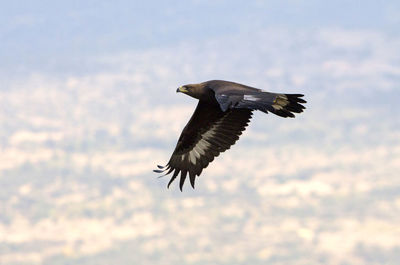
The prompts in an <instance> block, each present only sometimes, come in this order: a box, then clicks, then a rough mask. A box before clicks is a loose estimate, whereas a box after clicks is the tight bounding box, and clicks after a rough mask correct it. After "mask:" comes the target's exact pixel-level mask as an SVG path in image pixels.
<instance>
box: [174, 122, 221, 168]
mask: <svg viewBox="0 0 400 265" xmlns="http://www.w3.org/2000/svg"><path fill="white" fill-rule="evenodd" d="M225 117H226V116H225ZM225 117H223V118H222V119H221V120H219V121H217V122H216V123H215V124H214V125H212V126H211V128H210V129H208V131H206V132H204V133H203V134H202V135H201V136H200V140H199V141H198V142H197V143H196V144H195V146H193V148H192V150H190V152H189V153H186V154H184V155H182V161H183V160H184V159H185V156H189V161H190V163H192V164H193V165H196V164H197V160H199V159H200V157H201V156H202V155H205V154H206V152H207V149H209V148H210V147H211V144H210V142H208V141H207V140H208V139H211V138H212V137H213V136H214V135H216V133H217V130H218V128H219V127H220V126H221V124H222V122H223V121H224V119H225Z"/></svg>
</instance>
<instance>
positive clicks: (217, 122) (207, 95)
mask: <svg viewBox="0 0 400 265" xmlns="http://www.w3.org/2000/svg"><path fill="white" fill-rule="evenodd" d="M176 92H181V93H184V94H187V95H189V96H191V97H193V98H196V99H198V100H199V102H198V104H197V107H196V110H195V111H194V113H193V115H192V117H191V118H190V120H189V122H188V123H187V124H186V126H185V128H184V129H183V131H182V133H181V135H180V137H179V139H178V143H177V145H176V147H175V150H174V152H173V153H172V156H171V158H170V160H169V162H168V163H167V165H165V166H157V167H158V169H156V170H154V172H156V173H164V172H166V173H165V174H164V175H162V176H165V175H168V174H170V173H173V174H172V177H171V180H170V181H169V183H168V186H167V187H169V186H170V185H171V183H172V182H173V181H174V180H175V179H176V177H177V176H178V175H179V173H181V174H180V181H179V188H180V190H181V191H182V187H183V184H184V182H185V179H186V176H187V175H188V174H189V179H190V184H191V186H192V187H193V188H194V184H195V179H196V176H200V174H201V172H202V170H203V169H204V168H206V167H207V166H208V164H209V163H211V162H212V161H213V160H214V158H215V157H217V156H218V155H219V154H220V153H222V152H224V151H226V150H227V149H229V148H230V147H231V146H232V145H233V144H235V142H236V141H237V140H238V139H239V136H240V135H241V134H242V132H243V131H244V130H245V129H246V126H247V125H248V123H249V122H250V119H251V116H252V112H253V111H254V110H260V111H262V112H265V113H268V112H272V113H274V114H276V115H278V116H281V117H284V118H286V117H291V118H293V117H294V114H293V113H300V112H303V110H304V109H305V107H304V106H303V105H302V104H301V103H306V101H305V100H304V99H302V98H301V97H303V95H302V94H281V93H271V92H266V91H262V90H261V89H258V88H254V87H250V86H246V85H242V84H238V83H234V82H230V81H223V80H211V81H207V82H203V83H200V84H189V85H184V86H180V87H179V88H178V89H177V90H176Z"/></svg>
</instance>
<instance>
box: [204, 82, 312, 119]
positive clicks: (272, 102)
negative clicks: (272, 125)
mask: <svg viewBox="0 0 400 265" xmlns="http://www.w3.org/2000/svg"><path fill="white" fill-rule="evenodd" d="M220 83H221V82H219V83H215V82H214V83H213V84H212V85H211V86H210V88H211V89H213V90H214V92H215V99H216V100H217V102H218V103H219V105H220V107H221V110H222V111H226V110H228V109H235V108H247V109H251V110H260V111H262V112H265V113H268V111H269V112H272V113H274V114H276V115H278V116H281V117H285V118H286V117H292V118H293V117H294V114H293V113H300V112H303V110H304V109H305V107H304V106H303V105H302V104H301V103H306V101H305V100H304V99H302V98H301V97H303V96H304V95H302V94H280V93H271V92H266V91H262V90H261V89H257V88H253V87H249V86H245V85H241V84H237V83H233V82H226V81H223V83H222V84H220Z"/></svg>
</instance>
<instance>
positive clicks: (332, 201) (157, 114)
mask: <svg viewBox="0 0 400 265" xmlns="http://www.w3.org/2000/svg"><path fill="white" fill-rule="evenodd" d="M43 2H46V1H43ZM300 2H301V1H300ZM343 2H345V1H339V2H338V3H343ZM46 3H47V2H46ZM77 3H78V2H77ZM99 3H100V4H98V5H95V6H94V4H93V3H91V2H90V1H89V2H88V3H85V4H83V5H84V6H78V5H74V4H58V5H59V6H58V5H57V6H55V4H54V6H52V5H50V7H45V4H42V5H37V6H33V5H32V6H30V5H29V4H27V5H24V6H22V5H21V7H18V8H16V7H15V6H14V4H8V6H6V7H8V9H7V10H8V13H7V14H6V11H2V12H4V14H2V15H4V16H2V17H3V19H5V20H7V19H8V23H7V24H4V25H3V26H2V28H0V33H1V34H0V41H2V44H0V45H3V48H4V49H3V48H2V49H1V52H0V55H1V56H2V57H3V58H4V60H3V63H2V64H1V66H0V69H1V72H2V73H1V74H0V186H1V187H2V190H1V192H0V264H8V265H14V264H15V265H16V264H49V265H50V264H52V265H57V264H104V265H105V264H399V262H400V226H399V223H400V178H399V176H400V175H399V172H400V119H399V117H400V110H399V107H398V104H399V102H400V87H399V84H400V53H399V47H400V34H399V33H400V32H399V30H398V28H397V29H396V27H395V26H396V25H399V23H400V20H398V18H397V20H396V15H398V14H400V8H399V7H398V5H397V6H396V5H395V4H394V3H392V2H390V1H389V2H388V4H386V6H385V7H386V9H384V10H386V11H387V13H385V12H383V11H382V12H380V11H381V9H379V8H376V9H374V8H375V6H373V5H372V4H370V2H369V1H366V5H367V6H368V5H369V8H368V9H366V10H365V12H366V13H367V14H375V12H374V10H375V11H376V12H377V13H378V15H377V17H378V18H381V19H377V18H376V17H374V18H375V20H376V24H375V25H373V26H372V25H371V22H370V20H368V19H365V21H364V20H362V19H358V20H357V19H355V21H357V23H359V24H357V25H356V26H354V27H351V26H349V23H350V24H351V21H352V20H351V19H350V18H351V17H352V16H351V14H355V12H356V11H355V10H357V6H353V7H349V8H353V9H350V11H348V12H347V13H346V14H347V15H346V16H345V18H343V19H337V21H340V23H342V24H338V25H335V24H332V23H333V22H332V21H336V20H335V17H334V16H332V17H331V18H330V17H329V16H327V18H323V14H320V15H318V16H317V15H314V17H313V16H312V15H310V16H306V15H304V17H307V18H308V19H309V21H308V20H306V19H305V18H304V20H302V18H303V16H299V15H298V13H291V12H294V11H293V10H295V11H296V10H297V11H298V10H299V9H300V11H298V12H300V14H303V13H302V12H305V11H304V10H303V9H307V6H305V5H304V4H298V3H296V4H293V5H294V6H296V5H297V9H296V8H294V9H293V10H292V9H290V8H289V9H288V10H287V11H286V12H287V13H289V14H294V18H295V19H294V20H293V21H289V22H287V23H288V24H284V23H281V22H279V23H277V24H273V25H271V23H272V22H271V21H273V20H274V21H275V20H278V21H281V20H279V19H278V18H275V19H274V18H265V19H264V12H266V13H268V10H273V11H274V10H280V7H281V6H280V5H279V4H275V5H273V6H272V7H271V6H268V5H264V4H262V2H260V1H250V4H249V6H250V7H249V6H247V7H246V8H244V9H243V10H241V8H240V5H239V4H238V3H236V1H234V2H232V6H233V7H230V9H228V11H229V12H228V14H231V15H226V17H225V20H223V21H222V22H220V23H216V26H215V27H212V28H211V29H210V30H208V29H209V27H211V26H212V24H213V23H215V22H217V21H219V20H218V15H217V14H221V12H223V11H224V8H225V6H224V5H226V4H227V2H225V1H221V2H218V3H217V4H215V5H213V6H208V5H207V4H200V3H199V2H197V1H189V2H188V4H187V6H184V7H182V6H178V7H176V8H175V9H174V8H172V7H169V6H161V9H155V10H157V11H154V12H155V13H156V14H157V15H158V16H159V17H158V18H154V20H152V19H150V18H148V17H147V16H146V14H149V13H146V12H150V11H152V10H153V7H154V6H153V5H152V4H148V6H147V5H146V4H144V6H141V5H139V4H137V6H134V5H135V4H127V3H126V2H125V1H117V3H116V5H115V6H113V7H110V6H109V5H107V4H106V3H105V2H102V1H99ZM47 4H48V3H47ZM123 4H127V7H126V10H125V9H124V8H123V7H124V6H123ZM314 4H315V3H314ZM154 5H155V4H154ZM160 5H162V4H160ZM281 5H283V6H282V7H287V6H290V4H288V2H287V1H284V4H281ZM285 5H287V6H285ZM315 5H317V6H318V4H315ZM300 7H301V8H303V9H301V8H300ZM92 8H93V9H92ZM271 8H272V9H271ZM396 8H397V9H396ZM10 10H11V11H12V12H11V11H10ZM61 10H62V11H61ZM124 10H125V11H124ZM128 10H130V11H132V12H133V11H135V10H136V12H133V14H137V17H135V16H132V17H131V16H130V13H129V12H128ZM137 10H139V11H137ZM160 10H163V11H160ZM209 10H213V12H215V13H213V12H211V13H210V14H209V15H210V19H209V20H207V21H204V22H203V21H202V20H200V19H199V17H202V15H204V14H208V12H209ZM311 10H313V9H312V8H311ZM337 10H340V9H338V7H337V8H333V7H332V12H333V13H334V14H336V13H335V12H337V14H339V13H340V12H339V11H337ZM189 11H191V12H189ZM253 11H254V13H252V12H253ZM325 11H326V10H325ZM389 11H390V12H389ZM397 11H399V12H398V13H397ZM119 12H121V16H120V17H118V16H117V15H118V14H119ZM196 12H197V13H196ZM240 12H243V14H244V15H243V18H245V19H244V20H242V21H237V19H236V17H237V16H235V15H238V14H240ZM326 12H327V11H326ZM96 14H97V15H99V17H96ZM185 14H191V15H194V14H195V15H196V17H195V18H193V19H192V20H191V19H190V16H189V15H188V16H185ZM251 14H253V15H254V16H255V18H254V20H250V17H251ZM296 14H297V15H296ZM310 14H311V13H310ZM340 14H341V13H340ZM114 16H116V18H115V21H114V20H113V19H112V18H114ZM128 17H129V19H128ZM188 17H189V18H188ZM360 17H361V15H360ZM399 17H400V16H399ZM140 18H143V20H140ZM166 18H168V20H164V19H166ZM284 18H285V16H284V15H282V18H281V19H282V20H284ZM292 18H293V16H292ZM356 18H359V17H357V16H356ZM384 18H385V19H387V20H385V19H384ZM68 19H71V20H68ZM131 19H132V20H133V21H131ZM331 20H332V21H331ZM111 21H114V24H113V23H112V22H111ZM165 21H168V23H166V24H164V23H165ZM243 21H244V22H243ZM245 21H247V22H245ZM250 21H251V22H250ZM296 21H303V22H304V24H301V25H297V26H296ZM315 21H319V22H320V24H317V25H318V26H310V25H311V24H313V23H315ZM385 21H390V23H389V22H387V23H386V22H385ZM64 22H65V23H67V25H66V24H64ZM100 22H102V23H100ZM106 22H107V23H106ZM139 22H140V23H142V24H140V23H139ZM130 23H131V24H130ZM138 23H139V24H138ZM202 23H204V24H202ZM338 23H339V22H338ZM346 23H347V24H346ZM385 23H386V24H385ZM68 25H69V26H68ZM80 25H84V26H83V27H82V28H79V26H80ZM123 25H124V26H126V28H124V27H122V26H123ZM119 27H121V31H117V28H119ZM130 27H131V28H130ZM43 29H46V31H45V32H42V33H39V32H40V31H41V30H43ZM172 29H173V30H172ZM250 29H251V30H250ZM101 30H103V31H102V32H103V33H104V34H103V35H100V36H98V35H96V34H98V31H101ZM195 30H197V31H195ZM75 31H76V32H78V33H75ZM130 31H131V32H132V33H130ZM192 31H195V32H197V33H198V36H195V34H194V33H190V32H192ZM55 33H57V34H55ZM135 34H136V35H135ZM134 35H135V36H134ZM185 36H186V37H185ZM175 37H176V38H175ZM91 38H92V39H91ZM136 40H137V42H136ZM117 43H120V44H118V45H117ZM92 47H93V49H91V48H92ZM211 79H224V80H231V81H236V82H239V83H243V84H247V85H250V86H254V87H257V88H262V89H264V90H268V91H273V92H285V93H302V94H305V99H306V100H307V101H308V103H307V104H306V107H307V109H306V110H305V112H304V113H302V114H300V115H298V116H297V117H296V118H295V119H283V118H280V117H277V116H274V115H273V114H268V115H265V114H263V113H256V114H255V115H254V118H253V119H252V122H251V123H250V126H249V127H248V129H247V130H246V132H245V133H244V134H243V135H242V137H241V139H240V140H239V141H238V142H237V143H236V145H234V146H233V147H232V148H231V150H229V151H227V152H225V153H223V154H222V155H220V157H218V158H217V159H216V160H215V161H214V162H213V163H212V164H210V166H209V167H208V168H207V169H206V170H204V171H203V173H202V175H201V177H199V178H198V179H197V182H196V189H195V190H193V189H192V188H191V187H190V185H189V183H186V185H185V186H184V190H183V192H180V191H179V188H178V185H177V183H173V184H172V185H171V187H170V189H167V188H166V184H167V183H168V180H169V178H168V177H165V178H160V179H158V178H157V174H155V173H153V172H152V169H154V168H155V166H156V164H165V163H166V162H167V161H168V159H169V157H170V155H171V153H172V151H173V149H174V147H175V144H176V141H177V139H178V137H179V134H180V132H181V130H182V128H183V127H184V126H185V124H186V123H187V121H188V119H189V118H190V116H191V115H192V113H193V111H194V108H195V106H196V101H195V100H194V99H192V98H190V97H187V96H185V95H182V94H176V93H175V91H176V88H177V87H178V86H180V85H183V84H187V83H198V82H202V81H206V80H211Z"/></svg>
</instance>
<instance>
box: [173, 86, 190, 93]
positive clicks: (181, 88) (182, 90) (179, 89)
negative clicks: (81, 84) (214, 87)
mask: <svg viewBox="0 0 400 265" xmlns="http://www.w3.org/2000/svg"><path fill="white" fill-rule="evenodd" d="M176 92H177V93H178V92H182V93H187V92H189V91H187V90H186V89H185V88H184V87H183V86H180V87H178V89H177V90H176Z"/></svg>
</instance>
